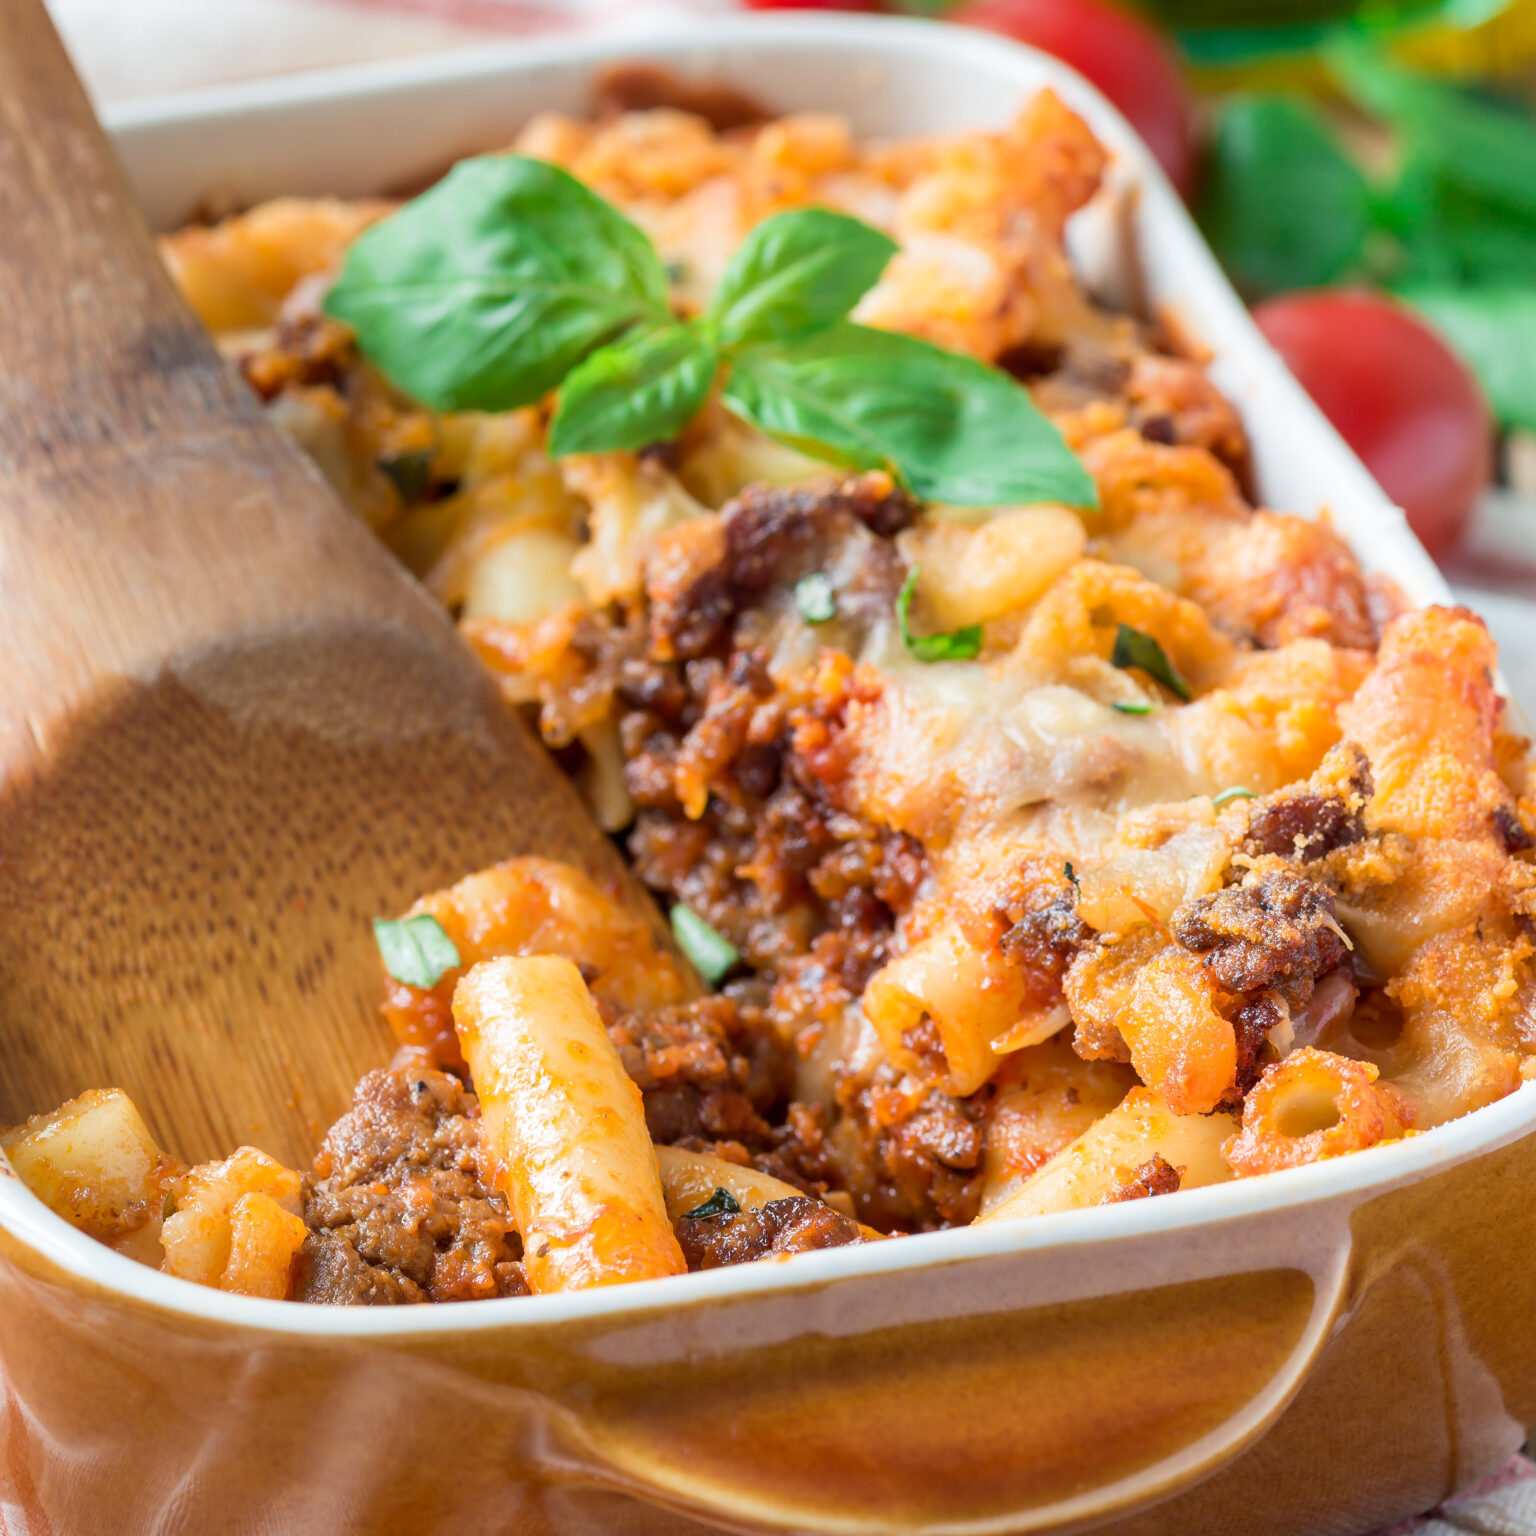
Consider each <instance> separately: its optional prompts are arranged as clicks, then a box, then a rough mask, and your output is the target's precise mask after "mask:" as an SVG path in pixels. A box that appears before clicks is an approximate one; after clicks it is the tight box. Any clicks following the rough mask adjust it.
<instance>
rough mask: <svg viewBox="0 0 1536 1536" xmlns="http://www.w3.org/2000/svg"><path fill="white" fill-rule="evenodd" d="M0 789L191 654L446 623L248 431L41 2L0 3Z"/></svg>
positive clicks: (311, 477)
mask: <svg viewBox="0 0 1536 1536" xmlns="http://www.w3.org/2000/svg"><path fill="white" fill-rule="evenodd" d="M0 360H3V364H0V612H3V613H4V615H5V623H4V625H3V627H0V776H4V775H8V774H10V775H13V774H14V773H15V771H16V770H17V769H18V768H19V767H22V766H24V765H26V764H27V763H29V762H30V761H32V759H33V758H34V756H35V753H36V751H37V749H38V747H39V733H40V726H41V723H42V722H46V721H49V720H56V719H58V718H60V717H62V716H64V715H67V714H69V713H71V712H72V711H74V710H75V709H77V708H79V707H82V706H84V705H86V704H88V703H90V702H91V701H92V700H93V699H94V697H95V696H96V694H97V693H98V692H99V691H100V689H101V687H102V686H103V685H104V684H106V683H108V682H110V681H111V680H114V679H119V678H122V677H125V676H126V677H145V676H147V675H148V674H150V673H152V672H155V671H158V670H160V669H161V668H163V666H164V665H165V664H166V663H167V662H170V663H171V664H173V665H174V664H175V663H176V661H177V658H179V657H183V656H188V655H197V654H200V653H201V652H203V651H205V650H206V649H207V648H208V647H209V646H218V647H220V648H227V647H229V646H231V645H235V646H239V645H240V644H242V643H243V641H244V639H246V638H249V637H252V636H266V635H270V634H272V633H274V632H288V631H291V630H292V629H294V628H296V627H303V628H308V629H337V628H341V629H348V628H360V627H366V628H371V629H378V628H380V627H383V628H386V629H387V628H390V627H394V628H397V629H399V628H405V629H409V630H410V631H411V632H412V639H413V644H414V645H415V647H416V649H417V650H418V652H420V653H422V654H423V655H430V654H431V653H433V652H434V651H435V652H436V653H437V655H438V659H439V661H440V662H441V663H442V665H444V666H447V667H449V668H450V669H460V670H461V669H462V667H463V662H464V658H463V647H462V645H461V644H460V642H459V640H458V638H457V636H456V635H455V634H454V632H453V629H452V626H451V624H449V622H448V621H447V618H446V616H445V615H444V614H442V613H441V611H440V610H438V609H437V607H436V605H434V604H433V603H431V602H430V600H428V599H427V597H426V596H425V594H424V593H422V592H421V591H420V589H419V588H417V587H416V586H415V584H414V583H413V582H411V581H410V580H409V579H408V578H407V577H406V575H405V573H404V572H403V571H402V570H401V569H400V568H399V567H398V566H397V565H396V564H395V562H394V561H393V560H392V559H391V558H390V557H389V556H388V555H387V554H386V553H385V552H384V551H383V550H382V549H381V548H380V547H379V546H378V544H377V542H376V540H374V538H373V537H372V535H371V534H370V533H369V531H368V530H367V529H366V528H365V527H363V525H362V524H361V523H360V522H359V521H358V520H357V519H356V518H354V517H351V516H349V515H347V514H346V512H345V511H344V509H343V508H342V507H341V506H340V504H339V503H338V502H337V500H336V498H335V496H334V494H333V493H332V492H331V490H330V489H329V487H328V486H326V485H325V484H324V482H323V481H322V480H321V478H320V476H319V474H318V472H317V471H316V470H315V469H314V467H313V466H312V465H311V464H310V463H309V461H308V460H307V459H305V458H304V457H303V456H302V455H301V454H300V453H299V452H298V450H297V449H295V448H294V447H292V446H291V445H290V444H289V443H287V442H286V441H285V440H284V439H282V438H280V437H279V436H278V434H277V433H275V432H274V431H273V430H272V429H271V427H270V426H269V425H268V424H267V423H266V422H265V421H264V420H263V419H262V414H261V411H260V408H259V406H258V404H257V403H256V401H255V398H254V396H253V395H252V394H251V393H250V391H249V390H247V389H246V388H245V387H244V386H243V384H242V383H241V382H240V380H239V379H238V377H236V376H235V374H234V373H233V371H232V369H230V367H229V366H228V365H227V364H226V363H225V362H224V361H223V360H222V359H221V358H220V356H219V354H218V352H217V349H216V348H215V347H214V345H213V342H212V340H211V339H210V338H209V336H208V335H207V333H206V332H205V331H204V329H203V327H202V325H201V324H200V323H199V321H198V319H197V317H196V316H195V315H194V314H193V313H192V311H191V310H190V308H189V307H188V306H187V304H186V303H185V302H184V301H183V300H182V298H181V296H180V294H179V293H178V292H177V291H176V289H175V287H174V285H173V284H172V282H171V280H170V278H169V276H168V275H167V273H166V272H165V270H164V267H163V265H162V263H161V261H160V257H159V254H158V252H157V251H156V249H155V243H154V240H153V239H152V238H151V236H150V234H149V231H148V230H147V229H146V228H145V226H144V222H143V220H142V219H141V217H140V216H139V213H138V211H137V208H136V206H135V204H134V201H133V197H132V194H131V192H130V190H129V188H128V185H127V182H126V180H125V178H124V176H123V173H122V171H121V170H120V168H119V167H118V165H117V163H116V161H115V159H114V157H113V155H112V152H111V150H110V148H109V147H108V145H107V143H106V139H105V137H104V135H103V134H102V132H101V129H100V128H99V127H98V126H97V123H96V120H95V117H94V115H93V113H92V110H91V105H90V102H89V101H88V100H87V98H86V95H85V92H84V90H83V89H82V88H81V86H80V84H79V82H78V80H77V79H76V78H75V75H74V71H73V69H72V68H71V66H70V62H69V59H68V57H67V55H66V54H65V52H64V49H63V46H62V45H61V44H60V42H59V39H58V36H57V34H56V33H55V31H54V29H53V25H52V23H51V22H50V21H49V19H48V16H47V14H46V13H45V11H44V9H43V4H42V0H4V3H3V4H0Z"/></svg>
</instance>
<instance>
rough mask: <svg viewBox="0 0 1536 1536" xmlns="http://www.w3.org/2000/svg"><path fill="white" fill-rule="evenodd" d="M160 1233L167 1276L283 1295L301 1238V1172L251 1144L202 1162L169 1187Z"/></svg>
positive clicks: (246, 1293) (226, 1288)
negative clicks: (171, 1203)
mask: <svg viewBox="0 0 1536 1536" xmlns="http://www.w3.org/2000/svg"><path fill="white" fill-rule="evenodd" d="M172 1194H173V1197H174V1199H175V1202H176V1210H175V1212H174V1214H172V1215H170V1216H168V1217H166V1219H165V1226H164V1228H163V1229H162V1231H161V1235H160V1240H161V1242H162V1243H163V1244H164V1247H165V1262H164V1263H163V1264H162V1265H161V1266H160V1267H161V1268H162V1269H163V1270H164V1271H165V1272H166V1274H168V1275H176V1276H178V1277H179V1278H180V1279H183V1280H191V1281H193V1282H195V1283H196V1284H198V1285H207V1286H212V1287H213V1288H214V1289H215V1290H220V1291H230V1292H232V1293H233V1294H235V1295H237V1296H263V1297H266V1298H267V1299H268V1300H269V1301H282V1300H284V1299H285V1298H286V1297H287V1295H288V1293H289V1290H290V1287H291V1282H292V1273H293V1261H294V1259H295V1258H296V1257H297V1255H298V1252H299V1249H300V1248H301V1247H303V1245H304V1239H305V1237H306V1236H307V1235H308V1228H307V1227H306V1226H305V1225H304V1217H303V1204H302V1201H301V1198H300V1179H299V1176H298V1174H297V1173H295V1172H294V1171H293V1169H292V1168H285V1167H284V1166H283V1165H282V1164H281V1163H279V1162H278V1161H277V1160H276V1159H275V1158H271V1157H268V1156H267V1154H266V1153H265V1152H258V1151H257V1150H256V1148H255V1147H241V1148H240V1149H239V1150H238V1151H237V1152H236V1153H235V1154H234V1155H233V1156H232V1157H227V1158H225V1159H224V1160H223V1161H222V1162H212V1163H199V1164H198V1165H197V1167H195V1168H193V1169H192V1170H191V1172H190V1173H188V1174H187V1175H186V1176H185V1177H184V1178H183V1179H181V1180H179V1181H178V1182H177V1184H176V1187H175V1189H174V1190H173V1191H172Z"/></svg>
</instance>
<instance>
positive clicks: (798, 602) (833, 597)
mask: <svg viewBox="0 0 1536 1536" xmlns="http://www.w3.org/2000/svg"><path fill="white" fill-rule="evenodd" d="M795 607H796V608H798V609H799V610H800V617H801V618H802V619H804V620H805V622H806V623H807V624H825V623H826V622H827V621H828V620H829V619H835V618H836V617H837V588H836V587H834V586H833V585H832V578H831V577H830V576H828V575H827V573H826V572H825V571H812V572H811V573H810V575H809V576H802V577H801V578H800V580H799V581H797V582H796V583H795Z"/></svg>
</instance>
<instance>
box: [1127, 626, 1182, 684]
mask: <svg viewBox="0 0 1536 1536" xmlns="http://www.w3.org/2000/svg"><path fill="white" fill-rule="evenodd" d="M1109 664H1110V665H1111V666H1112V667H1119V668H1120V669H1121V670H1122V671H1124V670H1125V668H1127V667H1139V668H1140V669H1141V671H1143V672H1145V673H1146V674H1147V676H1148V677H1150V678H1152V679H1153V680H1154V681H1155V682H1159V683H1161V684H1162V685H1163V686H1164V687H1165V688H1167V689H1169V690H1170V691H1171V692H1173V693H1176V694H1177V695H1178V696H1179V697H1180V698H1181V699H1184V700H1186V701H1187V700H1188V698H1189V684H1188V683H1186V682H1185V681H1184V679H1183V678H1182V677H1180V676H1179V674H1178V672H1177V671H1176V670H1175V668H1174V665H1173V663H1172V662H1171V661H1169V660H1168V653H1167V652H1166V651H1165V650H1164V649H1163V648H1162V646H1160V645H1159V644H1158V643H1157V641H1156V640H1154V639H1153V638H1152V636H1151V635H1144V634H1143V633H1142V632H1141V631H1140V630H1139V629H1132V628H1131V626H1130V625H1129V624H1122V625H1121V626H1120V628H1119V629H1118V630H1116V631H1115V648H1114V650H1113V651H1112V652H1111V653H1110V657H1109Z"/></svg>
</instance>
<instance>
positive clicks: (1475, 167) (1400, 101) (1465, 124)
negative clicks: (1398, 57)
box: [1327, 38, 1536, 215]
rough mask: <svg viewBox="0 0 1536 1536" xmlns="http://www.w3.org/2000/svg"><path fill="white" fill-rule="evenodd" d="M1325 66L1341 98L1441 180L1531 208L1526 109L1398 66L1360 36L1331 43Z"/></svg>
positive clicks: (1532, 148) (1532, 158) (1535, 171)
mask: <svg viewBox="0 0 1536 1536" xmlns="http://www.w3.org/2000/svg"><path fill="white" fill-rule="evenodd" d="M1327 61H1328V65H1329V67H1330V69H1331V70H1332V73H1333V76H1334V79H1335V80H1336V81H1337V82H1338V84H1339V86H1340V87H1341V89H1342V90H1343V91H1344V92H1345V94H1346V95H1348V96H1349V97H1350V98H1351V99H1352V100H1353V101H1354V102H1355V104H1356V105H1357V106H1359V107H1361V108H1363V109H1364V110H1365V111H1366V112H1369V113H1370V114H1371V115H1372V116H1373V117H1379V118H1381V119H1383V120H1384V121H1385V122H1387V123H1389V124H1390V125H1391V126H1392V127H1393V128H1395V129H1396V130H1397V131H1398V133H1399V134H1401V135H1402V137H1403V139H1404V141H1405V142H1406V143H1407V144H1408V146H1409V147H1410V149H1411V151H1412V152H1413V153H1414V154H1417V155H1422V156H1424V157H1426V158H1428V159H1429V160H1431V161H1433V162H1434V164H1435V165H1436V166H1437V167H1438V168H1439V171H1440V174H1441V175H1442V176H1445V177H1447V178H1448V179H1450V180H1451V181H1453V182H1454V183H1455V184H1456V185H1457V186H1460V187H1464V188H1465V189H1466V190H1467V191H1469V192H1473V193H1476V194H1477V195H1478V196H1480V197H1484V198H1488V199H1490V200H1492V201H1493V202H1496V203H1501V204H1503V205H1505V206H1506V207H1508V208H1510V209H1511V210H1513V211H1514V212H1516V213H1519V214H1521V215H1528V214H1529V213H1530V211H1531V210H1532V209H1536V121H1533V120H1532V118H1531V116H1530V114H1529V113H1528V112H1524V111H1521V110H1517V109H1515V108H1512V107H1505V106H1502V105H1499V104H1496V103H1494V102H1491V101H1489V100H1487V99H1486V98H1480V97H1475V96H1473V95H1471V94H1470V93H1469V92H1467V91H1463V90H1458V89H1457V88H1456V87H1455V86H1451V85H1446V84H1445V83H1443V82H1442V81H1439V80H1435V79H1433V78H1431V77H1430V76H1428V75H1424V74H1419V73H1418V72H1416V71H1414V70H1411V69H1405V68H1404V67H1403V66H1402V65H1400V64H1397V63H1394V62H1393V61H1392V60H1391V59H1389V58H1388V57H1387V56H1386V55H1385V54H1384V53H1382V52H1381V50H1380V49H1379V48H1377V47H1376V46H1374V45H1373V44H1371V43H1368V42H1366V41H1364V40H1362V39H1360V38H1341V39H1340V40H1338V41H1337V42H1335V43H1334V45H1333V46H1332V47H1330V48H1329V49H1328V50H1327Z"/></svg>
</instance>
